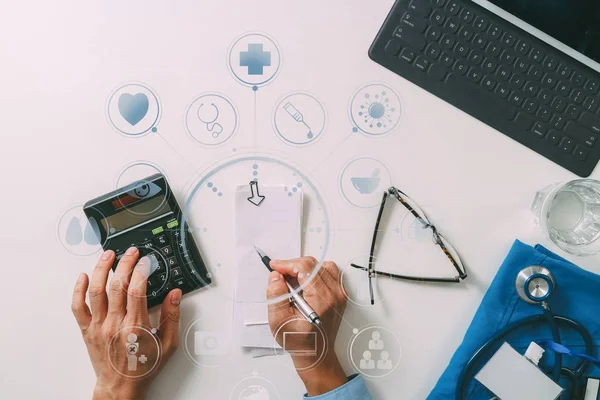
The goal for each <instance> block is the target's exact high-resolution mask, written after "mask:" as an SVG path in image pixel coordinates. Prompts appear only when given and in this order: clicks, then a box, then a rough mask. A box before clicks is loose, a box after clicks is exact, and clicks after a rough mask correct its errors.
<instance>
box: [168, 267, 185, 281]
mask: <svg viewBox="0 0 600 400" xmlns="http://www.w3.org/2000/svg"><path fill="white" fill-rule="evenodd" d="M181 276H183V273H182V272H181V268H180V267H176V268H173V269H172V270H171V279H173V278H179V277H181Z"/></svg>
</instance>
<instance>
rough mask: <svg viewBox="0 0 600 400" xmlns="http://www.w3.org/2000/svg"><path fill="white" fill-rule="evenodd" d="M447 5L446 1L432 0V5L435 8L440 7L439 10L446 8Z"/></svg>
mask: <svg viewBox="0 0 600 400" xmlns="http://www.w3.org/2000/svg"><path fill="white" fill-rule="evenodd" d="M445 3H446V0H431V4H432V5H433V6H434V7H438V8H442V7H444V4H445Z"/></svg>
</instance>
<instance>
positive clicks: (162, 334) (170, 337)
mask: <svg viewBox="0 0 600 400" xmlns="http://www.w3.org/2000/svg"><path fill="white" fill-rule="evenodd" d="M181 294H182V293H181V289H173V290H171V291H170V292H169V294H168V295H167V297H166V298H165V300H164V301H163V303H162V307H161V309H160V321H161V323H160V329H159V331H158V337H159V338H160V342H161V343H162V348H163V352H164V356H165V361H166V358H168V357H169V356H171V354H173V353H174V352H175V350H176V349H177V347H178V346H179V317H180V315H181V311H180V309H181V308H180V303H181Z"/></svg>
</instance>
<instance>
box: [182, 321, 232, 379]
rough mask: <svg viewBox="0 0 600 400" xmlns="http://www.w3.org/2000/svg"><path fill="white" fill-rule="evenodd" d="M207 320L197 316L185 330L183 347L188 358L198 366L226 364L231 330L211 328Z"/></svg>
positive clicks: (210, 366)
mask: <svg viewBox="0 0 600 400" xmlns="http://www.w3.org/2000/svg"><path fill="white" fill-rule="evenodd" d="M207 324H209V323H208V322H207V321H205V320H203V319H201V318H195V319H193V320H192V321H190V323H189V324H188V325H187V327H186V328H185V330H184V331H183V336H182V338H183V343H182V347H183V350H184V352H185V355H186V356H187V358H188V360H190V361H191V362H192V364H194V365H195V366H197V367H206V368H216V367H219V366H222V365H224V363H225V361H226V360H227V356H228V355H229V349H230V348H231V333H230V332H229V331H223V330H217V329H211V328H209V327H207V326H206V325H207Z"/></svg>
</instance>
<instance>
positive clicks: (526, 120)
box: [515, 113, 534, 131]
mask: <svg viewBox="0 0 600 400" xmlns="http://www.w3.org/2000/svg"><path fill="white" fill-rule="evenodd" d="M533 122H534V121H533V119H531V118H530V117H528V116H527V115H526V114H523V113H519V115H517V118H516V119H515V124H516V125H517V126H518V127H519V128H521V129H522V130H524V131H528V130H529V128H531V126H532V125H533Z"/></svg>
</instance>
